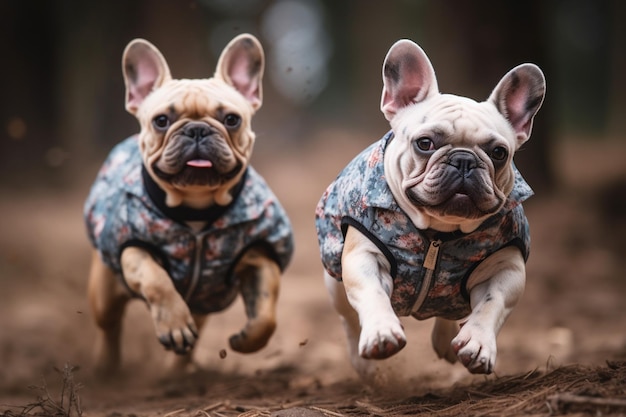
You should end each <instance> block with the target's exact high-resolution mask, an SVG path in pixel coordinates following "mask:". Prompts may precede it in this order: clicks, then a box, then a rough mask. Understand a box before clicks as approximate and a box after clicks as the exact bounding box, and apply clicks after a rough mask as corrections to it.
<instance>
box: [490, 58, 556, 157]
mask: <svg viewBox="0 0 626 417" xmlns="http://www.w3.org/2000/svg"><path fill="white" fill-rule="evenodd" d="M545 94H546V80H545V78H544V76H543V72H541V70H540V69H539V67H538V66H536V65H534V64H522V65H519V66H517V67H515V68H513V69H512V70H511V71H509V72H508V73H507V74H506V75H505V76H504V77H502V79H501V80H500V82H499V83H498V85H497V86H496V88H495V89H494V90H493V92H492V93H491V96H489V101H490V102H492V103H493V104H494V105H495V106H496V108H497V109H498V111H499V112H500V113H501V114H502V115H503V116H504V117H505V118H506V119H507V120H508V121H509V123H510V124H511V126H513V129H514V130H515V133H516V137H517V146H518V148H519V147H520V146H521V145H522V144H523V143H524V142H526V141H527V140H528V138H530V132H531V130H532V127H533V117H535V114H537V111H539V108H540V107H541V104H542V103H543V98H544V96H545Z"/></svg>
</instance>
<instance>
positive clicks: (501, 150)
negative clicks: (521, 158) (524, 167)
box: [491, 146, 509, 161]
mask: <svg viewBox="0 0 626 417" xmlns="http://www.w3.org/2000/svg"><path fill="white" fill-rule="evenodd" d="M507 156H509V152H508V151H507V150H506V148H505V147H504V146H496V147H495V148H493V149H492V151H491V159H493V160H494V161H504V160H505V159H506V157H507Z"/></svg>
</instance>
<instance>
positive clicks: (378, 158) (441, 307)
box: [316, 132, 533, 320]
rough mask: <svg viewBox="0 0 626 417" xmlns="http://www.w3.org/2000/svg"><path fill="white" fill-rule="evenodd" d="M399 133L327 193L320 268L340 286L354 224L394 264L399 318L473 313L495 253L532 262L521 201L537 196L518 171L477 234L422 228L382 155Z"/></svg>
mask: <svg viewBox="0 0 626 417" xmlns="http://www.w3.org/2000/svg"><path fill="white" fill-rule="evenodd" d="M392 138H393V133H392V132H389V133H388V134H387V135H385V136H384V137H383V138H382V139H381V140H379V141H378V142H376V143H374V144H372V145H371V146H369V147H368V148H367V149H366V150H364V151H363V152H361V154H359V155H358V156H357V157H356V158H355V159H354V160H352V162H350V163H349V164H348V165H347V166H346V168H344V169H343V171H341V173H340V174H339V176H338V177H337V178H336V179H335V181H334V182H333V183H332V184H331V185H330V186H329V187H328V189H327V190H326V191H325V192H324V194H323V195H322V198H321V200H320V202H319V204H318V205H317V209H316V227H317V236H318V240H319V245H320V252H321V257H322V264H323V265H324V268H325V269H326V271H327V272H328V274H329V275H331V276H332V277H334V278H335V279H337V280H341V277H342V274H341V254H342V251H343V244H344V237H345V233H346V231H347V228H348V226H353V227H355V228H356V229H357V230H359V231H360V232H361V233H363V234H364V235H365V236H367V237H368V238H369V239H370V240H371V241H372V242H373V243H374V244H376V246H377V247H378V248H379V249H380V250H381V252H382V253H383V254H384V255H385V257H386V258H387V260H388V261H389V264H390V265H391V277H392V278H393V291H392V294H391V304H392V306H393V309H394V311H395V313H396V314H398V315H399V316H407V315H413V316H414V317H416V318H418V319H426V318H429V317H433V316H439V317H444V318H447V319H451V320H457V319H461V318H464V317H466V316H467V315H468V314H469V313H470V312H471V309H470V304H469V294H468V292H467V289H466V282H467V279H468V278H469V275H470V274H471V272H472V271H473V270H474V269H475V268H476V266H477V265H478V264H479V263H480V262H481V261H483V260H484V259H485V258H487V257H488V256H489V255H491V254H493V253H494V252H496V251H497V250H499V249H501V248H503V247H506V246H509V245H515V246H517V247H519V248H520V250H521V251H522V254H523V256H524V259H527V257H528V251H529V247H530V235H529V228H528V221H527V219H526V216H525V215H524V210H523V208H522V205H521V203H522V201H524V200H526V199H527V198H528V197H530V196H531V195H532V194H533V192H532V190H531V189H530V187H529V186H528V184H527V183H526V182H525V181H524V179H523V178H522V176H521V175H520V173H519V172H518V171H517V169H516V170H515V185H514V189H513V191H512V192H511V194H510V195H509V197H508V199H507V201H506V203H505V204H504V207H503V208H502V209H501V210H500V211H499V212H498V213H496V214H495V215H493V216H491V217H490V218H488V219H487V220H486V221H485V222H484V223H483V224H482V225H481V226H480V227H479V228H478V229H476V230H475V231H473V232H471V233H468V234H463V233H461V232H452V233H441V232H436V231H433V230H419V229H417V228H416V227H415V225H414V224H413V223H412V222H411V220H410V218H409V217H408V216H407V215H406V214H405V213H404V212H403V211H402V209H401V208H400V207H399V206H398V204H397V203H396V201H395V199H394V198H393V195H392V194H391V190H390V189H389V187H388V185H387V182H386V181H385V172H384V164H383V155H384V152H385V148H386V147H387V144H388V143H389V141H391V140H392Z"/></svg>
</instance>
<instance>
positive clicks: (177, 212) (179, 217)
mask: <svg viewBox="0 0 626 417" xmlns="http://www.w3.org/2000/svg"><path fill="white" fill-rule="evenodd" d="M142 178H143V184H144V187H145V190H146V192H147V194H148V197H149V198H150V200H151V201H152V202H153V203H154V205H155V206H156V207H157V208H158V209H159V210H161V212H162V213H163V214H164V215H166V216H167V217H170V218H172V219H174V220H176V221H179V222H182V223H190V222H204V223H211V222H213V221H215V220H216V219H217V218H219V217H220V216H221V215H222V214H223V213H224V212H225V211H226V210H228V209H229V208H230V207H231V205H232V203H234V202H235V201H236V200H237V198H238V197H239V194H240V193H241V190H242V189H243V188H244V185H245V182H246V178H247V170H246V171H244V172H243V174H242V176H241V178H240V179H239V180H238V182H237V183H235V185H234V186H233V187H231V188H230V189H229V195H230V197H231V198H230V201H231V203H230V204H227V205H219V204H215V202H213V200H211V201H212V203H210V204H209V205H208V206H207V205H202V204H205V203H206V202H207V201H208V199H204V201H201V200H202V199H200V198H198V199H193V198H191V199H189V201H187V200H183V204H179V205H176V206H170V205H168V204H167V201H166V200H167V194H166V193H165V191H163V190H162V189H161V188H160V187H159V186H158V185H157V183H156V182H155V181H154V179H153V178H152V177H151V176H150V174H149V173H148V171H147V169H146V168H145V166H144V167H142ZM211 198H212V199H213V197H211ZM192 204H198V206H197V207H195V206H194V205H192Z"/></svg>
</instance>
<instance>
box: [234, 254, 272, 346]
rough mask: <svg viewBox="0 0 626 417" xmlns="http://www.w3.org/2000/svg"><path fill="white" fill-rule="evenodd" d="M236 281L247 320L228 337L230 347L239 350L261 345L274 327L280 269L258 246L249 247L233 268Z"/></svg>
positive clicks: (267, 339)
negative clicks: (237, 280) (238, 282)
mask: <svg viewBox="0 0 626 417" xmlns="http://www.w3.org/2000/svg"><path fill="white" fill-rule="evenodd" d="M235 275H236V276H237V277H238V278H239V280H240V283H241V284H240V290H241V296H242V298H243V302H244V306H245V310H246V316H247V317H248V321H247V323H246V325H245V327H244V328H243V329H242V330H241V331H240V332H239V333H236V334H234V335H232V336H231V337H230V340H229V342H230V347H231V348H232V349H233V350H235V351H237V352H242V353H250V352H256V351H257V350H259V349H261V348H263V347H264V346H265V345H266V344H267V342H268V341H269V339H270V337H271V336H272V334H273V333H274V330H275V329H276V302H277V300H278V292H279V288H280V268H279V267H278V265H277V264H276V262H274V261H273V260H272V259H271V258H270V257H268V256H267V254H266V253H265V251H264V250H263V249H262V248H251V249H249V250H248V251H247V252H246V253H245V254H244V256H243V257H242V259H241V260H240V261H239V263H238V264H237V267H236V268H235Z"/></svg>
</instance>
